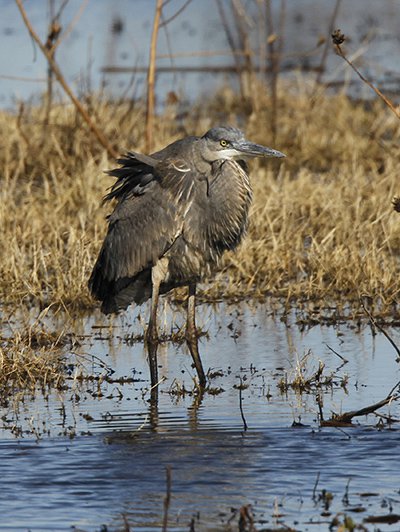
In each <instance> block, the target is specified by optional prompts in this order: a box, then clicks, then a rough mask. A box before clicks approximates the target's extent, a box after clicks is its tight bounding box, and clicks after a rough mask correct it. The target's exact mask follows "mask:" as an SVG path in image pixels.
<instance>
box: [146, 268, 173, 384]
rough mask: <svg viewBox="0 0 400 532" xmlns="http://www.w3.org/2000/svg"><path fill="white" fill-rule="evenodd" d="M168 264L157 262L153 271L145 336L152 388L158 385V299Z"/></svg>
mask: <svg viewBox="0 0 400 532" xmlns="http://www.w3.org/2000/svg"><path fill="white" fill-rule="evenodd" d="M167 267H168V262H167V261H166V260H164V259H161V260H159V261H158V262H157V264H156V265H155V266H153V269H152V270H151V282H152V295H151V311H150V320H149V326H148V328H147V331H146V335H145V342H146V345H147V351H148V353H149V366H150V380H151V386H155V385H156V384H157V383H158V367H157V348H158V343H159V339H158V324H157V309H158V298H159V294H160V284H161V282H162V281H163V279H164V277H165V274H166V268H167Z"/></svg>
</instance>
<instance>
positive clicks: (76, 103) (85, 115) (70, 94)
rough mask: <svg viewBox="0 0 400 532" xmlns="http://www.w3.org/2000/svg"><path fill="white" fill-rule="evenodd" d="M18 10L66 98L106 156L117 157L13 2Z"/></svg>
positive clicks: (22, 9) (20, 5) (25, 15)
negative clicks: (103, 149) (104, 150)
mask: <svg viewBox="0 0 400 532" xmlns="http://www.w3.org/2000/svg"><path fill="white" fill-rule="evenodd" d="M15 2H16V4H17V6H18V9H19V11H20V13H21V15H22V19H23V21H24V23H25V26H26V27H27V29H28V31H29V33H30V35H31V37H32V39H33V40H34V41H35V42H36V43H37V45H38V46H39V48H40V50H41V51H42V52H43V54H44V55H45V56H46V58H47V61H48V62H49V65H50V68H51V69H52V71H53V72H54V75H55V76H56V78H57V81H58V82H59V83H60V85H61V87H62V88H63V89H64V92H65V93H66V94H67V96H68V97H69V98H70V100H71V101H72V103H73V104H74V106H75V107H76V109H77V110H78V112H79V113H80V115H81V116H82V118H83V119H84V121H85V122H86V123H87V125H88V126H89V128H90V130H91V131H92V133H93V134H94V136H95V137H96V138H97V140H98V141H99V142H100V144H101V145H102V146H103V148H105V149H106V150H107V152H108V154H109V155H110V156H111V157H113V158H114V159H115V158H117V157H118V152H116V151H115V150H114V148H113V147H112V146H111V144H110V143H109V142H108V140H107V138H106V137H105V136H104V134H103V133H102V132H101V131H100V130H99V129H98V128H97V126H96V124H95V123H94V122H93V120H92V119H91V118H90V116H89V114H88V113H87V111H86V109H85V108H84V107H83V105H82V104H81V102H80V101H79V100H78V98H77V97H76V96H75V94H74V93H73V92H72V90H71V88H70V87H69V85H68V83H67V82H66V81H65V78H64V76H63V74H62V72H61V70H60V68H59V67H58V65H57V63H56V62H55V61H54V58H53V55H52V53H50V51H49V50H48V49H47V48H46V46H45V45H44V44H43V43H42V41H41V40H40V39H39V36H38V35H37V33H36V32H35V30H34V29H33V27H32V24H31V23H30V21H29V19H28V16H27V14H26V11H25V8H24V6H23V4H22V0H15Z"/></svg>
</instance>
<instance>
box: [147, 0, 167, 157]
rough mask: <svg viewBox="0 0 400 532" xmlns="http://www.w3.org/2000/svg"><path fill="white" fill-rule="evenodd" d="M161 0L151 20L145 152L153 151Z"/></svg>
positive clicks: (158, 0) (158, 1)
mask: <svg viewBox="0 0 400 532" xmlns="http://www.w3.org/2000/svg"><path fill="white" fill-rule="evenodd" d="M162 8H163V0H157V5H156V10H155V13H154V20H153V31H152V34H151V44H150V57H149V70H148V73H147V107H146V151H147V153H151V152H152V151H153V134H154V132H153V129H154V108H155V76H156V54H157V38H158V30H159V28H160V20H161V12H162Z"/></svg>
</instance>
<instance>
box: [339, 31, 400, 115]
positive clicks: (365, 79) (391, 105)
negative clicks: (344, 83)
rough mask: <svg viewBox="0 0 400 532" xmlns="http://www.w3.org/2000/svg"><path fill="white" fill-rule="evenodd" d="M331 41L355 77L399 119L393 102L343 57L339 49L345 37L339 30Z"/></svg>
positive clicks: (399, 113)
mask: <svg viewBox="0 0 400 532" xmlns="http://www.w3.org/2000/svg"><path fill="white" fill-rule="evenodd" d="M332 39H333V44H334V46H335V48H336V51H337V53H338V55H340V57H341V58H342V59H344V60H345V61H346V63H347V64H348V65H349V66H350V67H351V68H352V69H353V70H354V72H355V73H356V74H357V76H358V77H359V78H360V79H361V80H362V81H363V82H364V83H365V84H367V85H368V87H370V88H371V89H372V90H373V91H374V92H375V94H377V95H378V96H379V98H380V99H381V100H382V101H384V102H385V104H386V105H387V106H388V107H389V109H390V110H391V111H392V112H393V113H394V114H395V115H396V117H397V118H399V119H400V112H399V111H398V109H396V107H395V106H394V104H393V102H392V101H391V100H389V98H388V97H387V96H385V95H384V94H383V93H382V92H381V91H380V90H379V89H378V88H377V87H375V85H374V84H373V83H371V82H370V81H369V80H368V79H367V78H366V77H365V76H364V75H363V74H361V72H360V71H359V70H358V68H357V67H356V66H355V65H354V63H353V62H352V61H350V59H348V58H347V57H346V55H345V53H344V52H343V50H342V47H341V44H343V42H344V40H345V36H344V35H343V33H341V31H340V30H336V31H335V32H334V33H333V34H332Z"/></svg>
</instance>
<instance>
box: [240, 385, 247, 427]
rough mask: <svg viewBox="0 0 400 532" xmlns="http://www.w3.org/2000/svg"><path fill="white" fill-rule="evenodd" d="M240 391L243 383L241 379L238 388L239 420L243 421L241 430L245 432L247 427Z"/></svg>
mask: <svg viewBox="0 0 400 532" xmlns="http://www.w3.org/2000/svg"><path fill="white" fill-rule="evenodd" d="M242 389H243V383H242V378H241V377H240V386H239V409H240V415H241V418H242V421H243V430H244V431H245V432H246V430H247V429H248V426H247V423H246V418H245V417H244V412H243V398H242Z"/></svg>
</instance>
